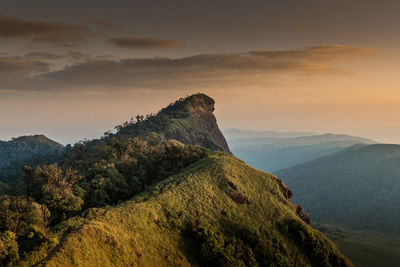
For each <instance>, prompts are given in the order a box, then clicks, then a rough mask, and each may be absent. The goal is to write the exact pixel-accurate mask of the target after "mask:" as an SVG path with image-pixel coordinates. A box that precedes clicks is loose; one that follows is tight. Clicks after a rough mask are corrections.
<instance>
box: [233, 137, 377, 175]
mask: <svg viewBox="0 0 400 267" xmlns="http://www.w3.org/2000/svg"><path fill="white" fill-rule="evenodd" d="M288 134H289V136H290V134H293V133H288ZM284 136H285V135H284V134H283V133H282V137H277V136H267V137H260V138H245V139H228V142H229V146H230V148H231V150H232V152H233V153H234V154H235V155H236V156H237V157H239V158H241V159H243V160H245V161H246V162H248V163H249V164H250V165H252V166H254V167H257V168H259V169H261V170H264V171H277V170H280V169H283V168H288V167H291V166H294V165H296V164H300V163H303V162H307V161H310V160H313V159H316V158H318V157H321V156H325V155H329V154H333V153H336V152H338V151H341V150H343V149H344V148H347V147H350V146H352V145H355V144H359V143H361V144H374V143H376V142H375V141H374V140H371V139H367V138H361V137H356V136H349V135H340V134H322V135H310V136H297V137H284Z"/></svg>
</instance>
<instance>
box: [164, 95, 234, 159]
mask: <svg viewBox="0 0 400 267" xmlns="http://www.w3.org/2000/svg"><path fill="white" fill-rule="evenodd" d="M176 105H178V106H179V109H178V110H181V111H185V113H186V116H184V117H183V118H179V116H176V115H177V114H176V113H174V112H171V113H169V112H168V111H167V110H162V111H161V113H163V112H165V111H167V112H166V113H167V114H168V116H170V117H171V119H172V121H173V125H170V126H169V127H167V128H166V129H165V130H166V131H165V132H164V135H165V137H166V138H167V139H176V140H178V141H180V142H182V143H184V144H189V145H195V144H199V145H201V146H204V147H206V148H209V149H210V150H212V151H226V152H230V150H229V147H228V144H227V142H226V140H225V137H224V136H223V134H222V132H221V131H220V129H219V127H218V124H217V119H216V118H215V116H214V114H213V112H214V110H215V107H214V105H215V101H214V100H213V99H212V98H210V97H208V96H206V95H204V94H196V95H192V96H190V97H188V98H186V99H183V100H182V103H177V104H176Z"/></svg>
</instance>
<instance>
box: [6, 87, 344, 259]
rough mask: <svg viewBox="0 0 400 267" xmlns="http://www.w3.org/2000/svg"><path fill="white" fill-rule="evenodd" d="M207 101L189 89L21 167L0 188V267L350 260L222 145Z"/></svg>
mask: <svg viewBox="0 0 400 267" xmlns="http://www.w3.org/2000/svg"><path fill="white" fill-rule="evenodd" d="M213 109H214V101H213V100H212V99H211V98H209V97H207V96H205V95H201V94H197V95H194V96H189V97H187V98H185V99H180V100H178V101H177V102H175V103H174V104H172V105H170V106H168V107H167V108H165V109H162V110H161V111H160V112H159V113H158V114H156V115H150V116H147V117H146V118H142V117H141V116H138V117H137V121H136V122H133V121H131V122H127V123H125V124H123V125H121V126H118V127H117V128H118V132H117V133H115V134H112V133H108V134H106V135H105V136H103V137H102V138H100V139H97V140H92V141H85V142H80V143H77V144H75V145H74V146H67V147H66V148H65V151H64V153H63V154H62V157H61V159H58V160H56V163H54V162H53V163H49V164H43V165H40V166H25V167H24V168H23V170H24V174H23V175H22V177H21V179H19V180H18V181H16V182H15V183H14V184H13V186H12V187H11V188H10V189H9V190H10V193H11V194H10V195H4V196H0V265H2V266H32V265H33V266H311V265H312V266H328V267H329V266H335V267H336V266H338V267H340V266H352V263H351V262H350V261H349V260H348V259H347V258H346V257H345V256H344V255H343V254H342V253H341V252H340V251H339V249H338V248H337V247H336V245H335V244H333V243H332V242H331V241H330V240H329V239H328V238H327V237H325V236H324V235H323V234H321V233H320V232H319V231H317V230H315V229H313V228H312V227H311V226H310V225H309V224H310V218H309V216H308V214H307V213H306V212H305V211H304V209H303V208H302V207H300V206H295V205H293V204H292V203H291V202H290V198H291V196H292V192H291V191H290V190H289V189H288V187H287V186H286V185H284V184H283V183H282V181H281V180H279V179H278V178H277V177H275V176H273V175H272V174H268V173H264V172H262V171H259V170H256V169H254V168H252V167H250V166H248V165H247V164H245V163H244V162H243V161H241V160H239V159H237V158H235V157H234V156H233V155H232V154H231V153H229V148H228V147H227V145H226V143H225V142H224V141H225V139H224V138H223V136H222V134H221V132H220V131H219V129H218V126H217V124H216V119H215V117H214V115H213V114H212V111H213ZM169 138H173V139H169ZM176 139H179V141H178V140H176ZM184 142H185V143H187V144H184ZM196 142H200V143H201V145H204V146H207V147H208V148H209V149H206V148H204V147H202V146H201V145H199V144H196ZM212 150H222V151H216V152H212Z"/></svg>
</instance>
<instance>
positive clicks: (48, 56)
mask: <svg viewBox="0 0 400 267" xmlns="http://www.w3.org/2000/svg"><path fill="white" fill-rule="evenodd" d="M25 58H29V59H37V60H58V59H63V58H65V56H64V55H57V54H53V53H47V52H32V53H29V54H26V55H25Z"/></svg>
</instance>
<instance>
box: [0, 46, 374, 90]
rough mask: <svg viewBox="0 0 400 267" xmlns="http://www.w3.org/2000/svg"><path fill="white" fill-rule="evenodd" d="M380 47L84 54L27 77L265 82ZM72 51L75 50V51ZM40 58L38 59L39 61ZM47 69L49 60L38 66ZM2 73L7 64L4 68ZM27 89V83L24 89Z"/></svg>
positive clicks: (140, 83) (91, 82)
mask: <svg viewBox="0 0 400 267" xmlns="http://www.w3.org/2000/svg"><path fill="white" fill-rule="evenodd" d="M374 52H375V49H373V48H368V47H350V46H318V47H310V48H306V49H302V50H288V51H267V50H257V51H250V52H247V53H231V54H202V55H196V56H191V57H183V58H143V59H140V58H134V59H122V60H112V59H108V58H101V57H90V56H89V55H86V54H82V55H81V54H80V53H78V54H77V55H76V58H82V59H83V60H84V61H83V62H80V63H77V64H74V65H70V66H66V67H65V68H64V69H61V70H58V71H51V72H47V73H42V74H40V75H38V76H36V77H34V78H31V79H28V80H26V81H25V84H27V85H29V86H28V88H30V89H32V88H35V89H39V90H40V89H42V90H45V89H66V88H69V89H85V88H92V89H93V88H105V89H107V88H109V89H110V90H115V89H116V88H120V87H124V88H131V89H132V90H134V89H137V88H160V89H164V88H165V89H167V88H188V87H193V86H207V85H208V86H210V85H212V86H215V85H219V84H221V83H222V84H225V85H227V84H237V83H238V82H249V83H253V84H258V83H263V82H265V81H267V80H268V79H270V78H271V77H273V75H277V74H288V73H289V74H290V73H300V74H327V73H337V72H338V69H336V68H335V66H334V64H335V63H337V62H342V61H345V60H348V59H351V58H357V57H363V56H368V55H371V54H372V53H374ZM70 56H71V55H70ZM36 63H37V62H36ZM33 66H36V67H41V69H40V70H43V69H45V67H46V65H40V64H39V65H33ZM0 72H1V69H0ZM18 89H24V88H18Z"/></svg>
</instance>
